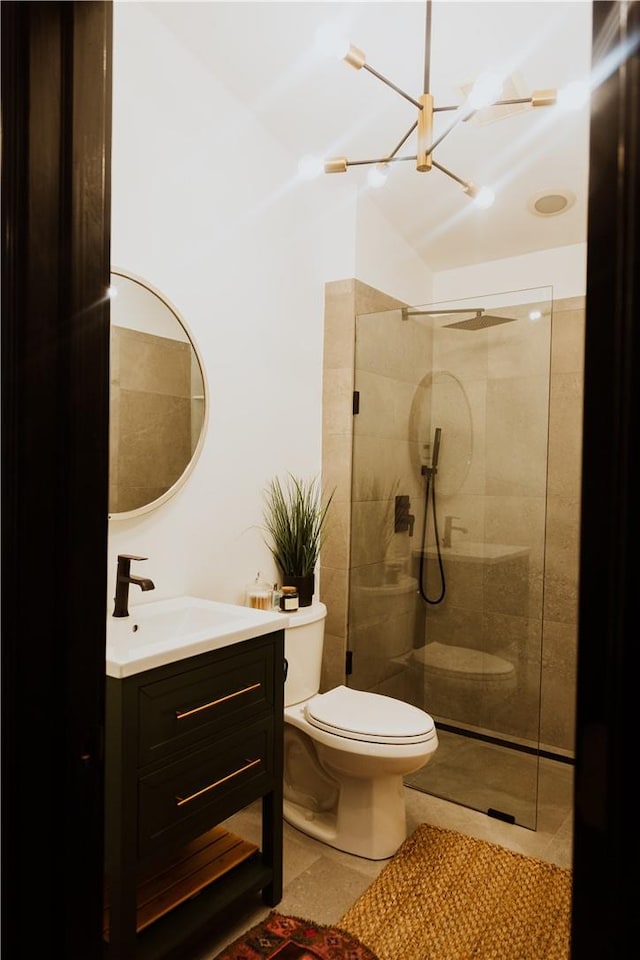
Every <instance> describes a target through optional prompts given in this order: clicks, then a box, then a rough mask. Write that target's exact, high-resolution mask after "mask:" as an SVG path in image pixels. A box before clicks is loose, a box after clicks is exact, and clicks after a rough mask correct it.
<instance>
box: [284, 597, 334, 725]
mask: <svg viewBox="0 0 640 960" xmlns="http://www.w3.org/2000/svg"><path fill="white" fill-rule="evenodd" d="M326 616H327V608H326V606H325V605H324V603H320V602H319V601H318V602H315V603H312V604H311V606H310V607H300V609H299V610H296V612H295V613H290V614H289V626H288V627H287V628H286V629H285V631H284V656H285V660H286V661H287V678H286V680H285V684H284V705H285V707H291V706H293V704H294V703H301V702H302V701H303V700H308V699H309V697H313V696H315V694H316V693H318V691H319V690H320V672H321V670H322V649H323V647H324V622H325V618H326Z"/></svg>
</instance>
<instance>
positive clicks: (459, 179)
mask: <svg viewBox="0 0 640 960" xmlns="http://www.w3.org/2000/svg"><path fill="white" fill-rule="evenodd" d="M431 162H432V164H433V165H434V167H436V168H437V169H438V170H440V172H441V173H444V174H446V175H447V177H450V178H451V180H455V181H456V183H459V184H460V186H461V187H467V186H468V185H469V181H468V180H463V179H462V177H459V176H458V175H457V174H456V173H453V171H451V170H447V168H446V167H443V166H442V164H441V163H436V161H435V160H433V159H432V160H431Z"/></svg>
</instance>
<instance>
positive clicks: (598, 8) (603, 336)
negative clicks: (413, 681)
mask: <svg viewBox="0 0 640 960" xmlns="http://www.w3.org/2000/svg"><path fill="white" fill-rule="evenodd" d="M593 28H594V29H593V63H594V74H595V75H596V76H598V75H599V74H601V72H602V65H603V64H609V65H610V66H609V69H608V71H606V72H607V73H608V76H605V78H604V80H603V82H602V83H600V84H599V86H598V87H597V88H596V89H595V90H594V94H593V99H592V111H591V138H590V157H589V214H588V215H589V225H588V254H587V310H586V336H585V343H586V347H585V375H584V386H585V402H584V445H583V466H582V517H581V552H580V599H579V627H578V637H579V643H578V651H579V655H578V685H577V690H578V693H577V736H576V780H575V804H574V811H575V828H574V862H573V863H574V879H573V934H572V957H573V958H575V960H591V958H592V957H598V958H600V960H609V958H610V960H614V958H615V960H620V958H623V957H628V956H631V955H632V954H633V952H634V950H635V949H637V938H638V929H639V928H638V922H637V911H638V906H637V893H638V884H637V882H634V881H633V880H632V879H631V880H630V881H629V880H628V879H627V877H633V874H634V870H635V863H636V856H634V853H636V852H637V849H638V841H637V829H636V822H637V803H636V797H637V790H636V788H635V786H633V785H632V783H631V775H632V772H633V766H634V764H633V762H632V760H631V758H633V757H636V756H637V755H638V748H637V727H638V723H637V703H638V692H637V686H638V683H637V676H638V656H637V653H636V650H637V646H638V636H639V629H638V611H637V593H638V590H637V585H636V573H635V571H636V569H637V546H638V537H639V536H640V529H639V524H638V499H639V491H640V473H639V471H638V462H639V458H638V449H637V448H638V444H639V443H640V430H639V425H640V416H639V415H640V376H639V373H638V371H639V369H640V367H639V364H640V294H639V289H640V143H639V137H640V57H639V48H638V39H639V37H640V3H638V2H637V0H635V2H633V3H628V2H618V3H616V2H613V3H610V2H597V3H594V4H593ZM625 49H626V56H624V57H622V58H621V57H620V51H622V50H625ZM611 65H613V69H612V68H611ZM609 71H610V72H609Z"/></svg>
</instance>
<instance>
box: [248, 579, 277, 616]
mask: <svg viewBox="0 0 640 960" xmlns="http://www.w3.org/2000/svg"><path fill="white" fill-rule="evenodd" d="M272 603H273V600H272V592H271V587H270V586H269V584H268V583H265V581H264V580H263V579H262V578H261V576H260V574H259V573H258V574H257V575H256V578H255V580H254V581H253V582H252V583H249V584H247V606H248V607H254V608H255V609H256V610H271V606H272Z"/></svg>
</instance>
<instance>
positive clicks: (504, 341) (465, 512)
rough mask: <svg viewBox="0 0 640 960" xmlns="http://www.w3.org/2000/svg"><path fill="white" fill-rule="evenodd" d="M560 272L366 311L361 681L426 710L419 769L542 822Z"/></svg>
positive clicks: (446, 785)
mask: <svg viewBox="0 0 640 960" xmlns="http://www.w3.org/2000/svg"><path fill="white" fill-rule="evenodd" d="M552 305H553V301H552V291H551V288H548V287H545V288H536V289H530V290H520V291H513V292H509V293H502V294H496V295H495V296H492V297H479V298H476V299H474V300H463V301H457V302H455V303H451V302H449V303H446V304H443V303H440V304H431V305H428V306H421V307H407V308H404V309H397V310H390V311H385V312H383V313H377V314H366V315H361V316H359V317H358V318H357V319H356V345H355V389H356V395H355V398H356V407H355V409H356V410H357V413H356V415H355V416H354V430H353V453H352V505H351V517H352V520H351V543H350V574H349V607H348V636H349V649H350V650H351V654H352V657H351V660H352V672H351V674H350V675H349V676H348V677H347V682H348V684H349V685H350V686H352V687H354V688H356V689H360V690H370V691H374V692H377V693H382V694H387V695H389V696H392V697H396V698H399V699H401V700H404V701H406V702H407V703H411V704H414V705H415V706H418V707H421V708H422V709H424V710H426V711H427V713H429V714H430V715H431V716H432V717H433V719H434V720H435V722H436V726H437V729H438V736H439V741H440V746H439V748H438V750H437V752H436V754H435V755H434V757H433V759H432V760H431V761H430V762H429V763H428V764H427V765H426V766H425V767H424V768H423V769H422V770H419V771H417V772H416V773H415V774H412V775H411V776H410V777H408V778H407V781H406V782H407V785H408V786H411V787H414V788H416V789H419V790H422V791H425V792H427V793H430V794H433V795H435V796H439V797H442V798H444V799H447V800H452V801H454V802H457V803H460V804H463V805H465V806H468V807H471V808H474V809H478V810H482V811H484V812H487V813H489V814H490V815H492V816H495V817H497V818H500V819H503V820H506V821H509V822H513V823H517V824H519V825H521V826H525V827H529V828H531V829H535V827H536V810H537V793H538V762H539V756H540V741H539V725H540V698H541V675H542V673H541V670H542V613H543V599H544V598H543V581H544V578H543V574H544V569H543V567H544V541H545V518H546V489H547V451H548V424H549V385H550V366H551V357H550V353H551V322H552Z"/></svg>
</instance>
